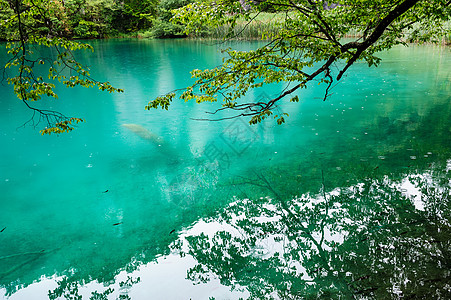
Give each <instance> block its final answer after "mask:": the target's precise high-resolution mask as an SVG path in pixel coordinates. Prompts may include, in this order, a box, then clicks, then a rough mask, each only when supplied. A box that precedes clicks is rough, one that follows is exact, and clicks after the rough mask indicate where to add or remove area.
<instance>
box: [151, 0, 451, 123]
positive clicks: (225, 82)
mask: <svg viewBox="0 0 451 300" xmlns="http://www.w3.org/2000/svg"><path fill="white" fill-rule="evenodd" d="M449 4H450V3H449V1H446V0H435V1H422V0H404V1H395V2H394V1H388V0H378V1H366V0H362V1H354V0H352V1H350V0H342V1H335V3H334V5H331V6H328V5H327V3H326V2H325V1H311V0H297V1H291V0H290V1H288V0H278V1H271V2H270V6H271V9H272V10H275V11H278V15H279V16H280V15H282V16H283V17H282V18H281V19H279V20H277V21H276V24H275V25H274V26H276V27H277V28H279V30H278V31H277V32H275V31H268V32H266V33H264V34H263V35H262V38H263V39H268V40H269V41H268V43H267V44H266V45H264V46H262V47H260V48H258V49H256V50H251V51H236V50H233V49H228V50H226V51H225V53H226V54H227V58H226V59H225V60H224V62H223V64H222V65H221V66H219V67H217V68H213V69H207V70H193V71H192V76H193V77H195V78H196V79H197V80H196V81H195V83H194V84H193V85H192V86H189V87H188V88H187V89H186V90H185V91H184V92H181V93H174V92H171V93H168V94H167V95H166V96H164V97H159V98H157V99H155V100H153V101H156V102H157V103H159V101H160V100H161V99H168V100H170V101H172V100H173V99H174V98H175V97H176V96H179V97H180V98H181V99H182V100H185V101H187V100H195V101H196V102H206V101H208V102H215V101H217V100H219V101H221V102H222V105H221V106H220V107H219V108H218V109H216V110H215V111H213V113H214V114H215V113H218V112H220V111H228V112H230V113H231V116H230V117H241V116H245V117H246V116H247V117H250V121H249V122H250V123H251V124H255V123H258V122H259V121H261V120H263V119H265V118H266V117H268V116H269V115H270V111H271V110H272V109H274V108H275V107H276V106H277V103H278V102H280V101H284V100H285V98H288V97H290V98H291V101H292V102H297V101H299V91H300V90H301V89H303V88H307V86H308V84H309V83H310V82H312V81H317V82H318V83H319V84H324V85H325V95H324V100H326V99H327V97H328V96H330V89H331V87H332V85H333V84H334V83H335V82H337V81H339V80H340V79H341V78H342V77H343V75H344V74H345V73H346V72H347V71H348V69H349V68H350V67H351V66H352V65H353V64H354V63H355V62H357V61H365V62H366V63H367V64H368V65H369V66H374V65H375V66H377V65H378V64H379V62H380V59H379V58H378V57H377V53H379V52H381V51H384V50H387V49H390V48H392V47H393V46H395V45H398V44H404V45H405V44H406V43H407V42H409V41H417V42H438V41H439V39H440V38H442V37H443V36H445V35H446V34H447V33H446V32H448V34H449V29H447V28H446V27H445V24H446V21H448V20H449V19H450V16H451V9H450V5H449ZM268 5H269V2H267V1H237V0H219V1H210V0H199V1H196V2H193V3H190V4H188V5H186V6H184V7H182V8H180V9H178V10H177V11H176V15H175V16H174V20H176V21H177V22H181V23H182V24H183V25H184V26H185V28H186V33H187V34H196V33H198V32H202V31H203V30H204V29H205V28H215V27H220V26H224V25H228V26H229V27H228V28H229V32H228V33H227V35H226V38H232V37H236V32H235V31H234V30H233V29H234V27H235V26H236V25H237V22H238V21H239V20H241V21H242V20H244V21H246V22H247V23H248V24H252V23H253V22H255V20H256V18H257V17H258V15H259V14H260V13H262V12H265V11H267V10H268ZM356 33H357V36H358V37H357V38H355V39H354V40H351V41H349V39H346V38H347V37H349V36H350V35H353V36H355V35H356ZM335 70H336V71H335ZM275 83H283V84H285V89H283V91H282V92H281V93H279V94H278V95H276V96H274V97H273V98H272V99H269V100H268V101H257V102H254V101H251V99H248V98H247V96H246V95H247V94H248V92H249V91H250V90H252V89H258V88H260V87H262V86H264V85H268V84H275ZM153 101H150V103H149V105H147V106H146V108H147V109H149V108H154V107H157V106H158V105H153V104H152V102H153ZM170 101H169V102H170ZM226 118H229V117H226ZM275 118H276V120H277V122H278V123H279V124H281V123H283V121H284V119H283V118H280V117H275Z"/></svg>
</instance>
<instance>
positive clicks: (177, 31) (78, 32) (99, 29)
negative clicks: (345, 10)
mask: <svg viewBox="0 0 451 300" xmlns="http://www.w3.org/2000/svg"><path fill="white" fill-rule="evenodd" d="M7 2H8V1H3V2H2V3H0V5H1V6H0V8H1V10H0V21H2V22H4V21H5V20H7V19H8V18H11V16H12V15H13V14H14V12H13V10H12V9H11V8H10V7H9V6H8V5H7V4H6V3H7ZM50 2H52V3H54V7H53V8H54V10H55V12H54V16H53V18H52V20H51V21H52V22H53V23H54V24H53V26H54V27H55V26H56V27H58V28H59V29H58V31H59V33H60V35H61V36H64V37H65V38H68V39H75V40H77V39H104V38H157V39H159V38H201V39H203V38H207V39H224V38H227V37H229V38H230V37H232V38H233V39H241V40H256V39H261V40H265V39H268V38H269V37H271V36H274V35H275V34H276V33H277V32H278V31H279V30H280V29H281V28H282V26H283V22H284V20H285V17H286V13H285V12H277V11H271V9H268V11H263V12H256V13H253V14H251V15H250V20H246V19H244V18H238V19H237V21H236V24H235V25H234V26H233V28H232V27H231V25H230V24H224V25H221V26H217V27H211V26H210V27H207V26H206V27H204V28H199V29H198V31H197V32H191V33H190V34H186V33H185V29H186V27H185V26H184V25H182V24H180V22H178V21H177V19H174V18H173V16H174V14H175V13H176V9H178V8H181V7H183V6H185V5H187V4H189V3H191V2H192V0H161V1H159V0H147V1H133V0H132V1H130V0H129V1H123V2H122V3H119V2H116V1H112V0H69V1H64V2H61V1H50ZM33 25H37V28H36V29H37V30H42V34H45V33H48V29H46V28H45V26H42V27H41V26H39V24H38V23H36V24H33ZM446 27H447V28H448V30H447V31H448V34H446V33H445V34H444V35H443V36H441V40H440V41H438V43H441V44H444V45H449V44H450V43H451V33H449V31H450V28H451V23H450V22H448V23H447V26H446ZM14 30H15V29H14V28H13V29H12V30H11V29H8V28H7V27H6V26H1V27H0V41H8V40H10V39H11V36H12V35H13V33H14V32H13V31H14ZM362 35H363V32H358V31H355V32H350V33H348V35H347V36H348V37H361V36H362ZM420 35H421V34H420ZM423 40H424V38H419V39H418V40H408V42H419V43H421V42H422V41H423Z"/></svg>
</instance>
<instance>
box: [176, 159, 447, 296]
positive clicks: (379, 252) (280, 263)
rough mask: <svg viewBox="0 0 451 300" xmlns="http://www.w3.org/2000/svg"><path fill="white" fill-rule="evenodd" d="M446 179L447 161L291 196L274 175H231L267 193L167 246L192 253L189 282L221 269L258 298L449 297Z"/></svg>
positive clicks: (223, 276)
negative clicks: (210, 229)
mask: <svg viewBox="0 0 451 300" xmlns="http://www.w3.org/2000/svg"><path fill="white" fill-rule="evenodd" d="M450 179H451V172H450V170H449V165H448V167H446V166H438V165H436V166H432V167H431V169H430V170H429V171H426V172H424V173H422V174H416V175H410V176H407V177H406V178H404V182H403V185H401V181H399V180H398V181H397V182H395V181H393V180H390V179H389V178H388V177H383V178H380V179H374V178H373V179H372V178H367V179H364V180H363V181H362V182H360V183H359V184H356V185H354V186H351V187H347V188H336V189H334V190H332V191H330V192H326V189H325V188H324V185H323V188H322V190H321V191H320V193H319V194H318V195H311V194H306V195H303V196H301V197H295V199H292V200H291V199H288V200H287V199H286V198H283V197H282V196H280V194H279V193H278V192H277V190H276V188H275V187H274V186H273V185H272V180H271V176H267V175H263V174H262V173H255V174H254V176H252V177H250V178H243V179H242V180H241V182H235V184H242V185H246V186H250V187H252V188H255V187H257V188H261V189H263V190H266V191H268V192H269V194H270V195H271V196H270V197H271V198H259V199H245V200H237V201H235V202H234V203H232V204H231V205H230V206H228V207H227V208H225V209H223V210H221V211H220V212H219V213H218V215H216V216H215V217H212V218H209V219H207V220H206V221H207V223H211V224H213V223H216V224H220V227H221V228H223V229H221V230H219V231H216V232H215V233H214V234H207V233H201V234H198V235H188V236H186V237H184V238H181V239H180V240H178V241H177V242H176V243H174V244H173V245H172V248H173V249H174V250H176V251H179V252H180V254H181V255H182V256H184V255H192V256H193V257H194V258H195V259H196V260H197V262H198V264H197V265H196V266H195V267H193V268H191V269H190V270H188V273H187V277H188V279H190V280H192V281H193V282H194V283H196V284H198V283H203V282H207V281H208V280H209V279H210V278H212V277H215V278H219V279H220V281H221V283H222V284H224V285H228V286H231V287H232V288H241V287H245V288H246V289H247V290H248V291H249V292H250V294H251V298H255V299H273V298H275V299H310V298H325V299H329V298H340V299H343V298H357V299H362V298H367V297H370V298H376V299H385V298H401V297H402V298H406V299H417V298H418V299H419V298H429V297H432V298H443V299H445V298H448V297H450V295H451V242H450V237H451V236H450V235H451V211H450V208H451V206H450ZM409 182H410V184H408V183H409ZM406 187H408V189H406ZM267 194H268V193H267Z"/></svg>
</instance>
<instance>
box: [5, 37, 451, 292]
mask: <svg viewBox="0 0 451 300" xmlns="http://www.w3.org/2000/svg"><path fill="white" fill-rule="evenodd" d="M93 46H94V48H95V52H94V53H85V54H80V56H79V57H80V60H82V61H83V62H84V63H85V64H87V65H89V66H90V67H91V70H92V73H93V74H95V75H96V78H98V79H99V80H108V81H110V82H111V83H112V84H113V85H115V86H116V87H121V88H124V89H125V93H123V94H106V93H102V92H100V91H97V90H86V89H81V88H75V89H71V90H68V89H64V88H61V89H60V90H59V95H60V99H59V100H44V101H43V103H42V105H46V106H48V107H51V108H52V109H55V110H58V111H61V112H63V113H65V114H67V115H73V116H79V117H83V118H84V119H86V123H84V124H81V125H80V126H79V127H78V128H77V129H76V130H75V131H74V132H72V133H68V134H63V135H60V136H55V135H52V136H41V135H40V134H39V132H38V130H39V129H40V127H39V126H40V125H41V124H37V127H33V126H30V123H27V121H28V120H29V119H30V117H31V112H30V111H29V110H27V109H26V107H25V106H24V105H23V104H21V103H20V102H19V101H18V100H17V99H16V98H15V96H14V95H13V94H12V92H11V89H10V87H8V86H6V85H5V84H4V85H3V86H1V87H0V89H1V91H0V94H1V95H2V97H1V99H0V105H1V107H2V110H1V112H0V114H1V116H0V144H1V145H2V147H1V148H0V157H1V160H0V205H1V209H0V230H1V229H3V228H4V230H3V231H2V232H1V233H0V287H2V290H1V293H0V294H4V295H5V296H4V297H8V296H11V295H12V296H11V299H29V298H27V297H29V296H26V295H27V294H26V293H27V292H26V291H27V287H28V286H30V284H32V283H35V284H34V285H31V286H30V288H33V287H34V286H35V285H36V284H37V282H41V288H40V289H39V290H40V291H41V292H42V291H44V292H43V293H42V294H39V295H41V296H36V299H41V298H40V297H44V298H46V297H47V296H46V294H47V290H53V289H55V288H56V287H57V285H56V283H55V282H54V281H52V280H49V279H48V278H52V277H58V279H59V280H61V278H67V279H68V282H75V285H74V286H77V285H80V286H82V285H83V284H84V283H88V282H92V281H98V282H100V283H107V284H112V283H113V282H116V285H117V283H118V282H119V281H121V280H124V276H125V275H124V274H125V272H122V273H120V272H121V271H128V272H132V271H135V270H137V269H139V270H141V277H142V282H141V283H131V282H130V281H129V282H128V283H129V285H130V286H132V287H130V289H126V290H124V289H123V288H122V289H121V288H116V293H117V292H119V291H120V293H122V295H126V294H127V293H128V295H130V296H131V297H132V298H133V299H147V298H146V297H149V295H152V296H153V297H156V298H159V299H180V297H185V296H187V295H188V297H192V298H193V299H208V297H209V296H215V297H217V298H218V299H223V298H228V297H239V295H244V296H245V297H247V296H249V295H253V296H255V297H257V298H258V297H263V296H264V295H271V296H273V297H275V298H282V299H284V298H287V297H291V296H297V297H308V296H311V295H323V296H324V297H328V295H329V296H330V295H337V297H338V295H341V296H343V297H345V298H346V297H348V298H352V297H354V298H362V297H370V298H371V297H376V298H377V297H393V298H394V297H397V296H414V297H415V296H416V297H421V296H424V295H430V294H432V293H434V294H435V295H438V296H437V297H439V296H441V297H445V296H446V295H449V293H450V290H449V283H450V273H449V270H450V267H449V266H450V261H449V257H451V255H449V254H450V242H449V236H450V230H449V229H450V211H449V208H450V205H449V200H450V194H449V179H448V178H449V174H448V171H449V166H447V164H448V163H447V161H448V159H449V158H450V145H451V121H450V120H451V118H450V117H451V103H450V102H451V101H450V100H451V98H450V95H451V85H450V79H451V71H450V70H451V54H450V52H449V49H447V48H440V47H432V46H410V47H408V48H405V47H399V48H395V49H393V50H391V51H390V52H388V53H383V54H382V55H381V56H382V57H383V63H382V65H381V66H380V67H378V68H371V69H369V68H367V66H366V65H365V64H363V63H361V64H356V65H355V66H354V67H353V68H352V69H351V70H350V72H349V73H348V75H347V76H346V78H344V80H343V81H342V82H341V83H340V84H338V85H337V86H335V87H334V89H333V90H332V92H333V94H332V95H331V97H329V98H328V99H327V101H323V96H324V87H323V86H317V84H316V83H313V84H312V85H311V86H310V87H309V88H308V89H307V90H304V91H303V92H302V93H301V94H300V95H299V96H300V99H301V101H300V103H295V104H292V103H282V104H281V105H280V106H279V107H278V108H277V111H278V112H286V113H289V115H290V117H289V118H287V119H286V121H287V122H286V124H284V125H282V126H277V125H275V122H265V123H263V124H260V125H258V126H249V125H248V124H247V123H246V122H247V120H242V119H235V120H229V121H222V122H201V121H194V120H192V118H203V117H206V114H205V111H212V110H214V107H212V106H209V105H196V104H195V103H175V104H174V105H173V107H172V109H170V110H169V111H157V110H154V111H144V106H145V105H146V104H147V102H148V101H149V100H151V99H153V98H154V97H156V96H159V95H161V94H163V93H165V92H168V91H170V90H172V89H175V88H181V87H184V86H186V85H188V84H189V83H190V82H192V79H191V78H190V75H189V71H190V70H192V69H194V68H211V67H214V66H216V65H218V64H220V62H221V58H222V56H221V55H222V54H220V53H219V52H218V50H219V49H220V48H222V47H225V45H208V44H206V43H202V42H195V41H171V40H168V41H141V40H131V41H95V42H93ZM227 46H230V45H227ZM232 46H234V47H238V48H241V49H246V48H249V47H255V46H256V43H235V44H233V45H232ZM3 57H4V54H2V61H3ZM283 88H284V86H283V85H280V86H272V87H270V88H266V89H261V90H258V91H255V92H253V93H250V94H249V95H248V96H247V97H248V99H250V100H256V99H259V98H265V97H270V96H271V95H273V94H275V93H277V92H279V91H281V89H283ZM23 125H24V126H23ZM409 178H410V179H409ZM425 178H426V179H425ZM432 184H434V185H436V188H435V189H431V188H430V186H431V185H432ZM230 203H233V205H232V206H229V204H230ZM301 208H302V209H301ZM240 216H241V217H240ZM242 216H247V219H248V220H249V221H248V223H246V222H244V223H243V222H241V223H240V222H239V220H240V218H242ZM262 218H263V219H262ZM265 218H266V219H265ZM244 219H246V218H244ZM199 220H201V221H199ZM237 220H238V221H237ZM237 222H238V223H237ZM190 228H191V229H190ZM214 229H217V230H216V231H215V230H214ZM236 230H238V231H236ZM215 232H216V235H215ZM237 232H238V233H237ZM202 233H204V234H202ZM190 236H191V237H190ZM227 241H229V242H227ZM281 242H282V243H281ZM170 245H171V248H172V250H171V248H170ZM182 245H183V246H182ZM233 245H234V246H233ZM418 245H420V246H421V247H419V246H418ZM425 245H426V246H425ZM334 247H335V248H334ZM420 248H421V249H420ZM393 249H397V250H396V251H395V250H393ZM398 250H399V251H398ZM420 250H421V251H420ZM171 253H172V254H171ZM180 253H181V254H182V256H183V257H184V259H185V260H182V259H181V258H179V254H180ZM431 253H435V254H434V255H432V254H431ZM187 257H188V258H187ZM425 257H427V259H425ZM231 258H233V259H231ZM187 259H188V260H187ZM155 260H156V262H158V263H155ZM419 260H420V261H423V262H424V264H418V261H419ZM393 261H398V262H399V263H398V264H393V263H392V262H393ZM165 262H166V264H165ZM148 263H150V264H149V265H147V266H145V265H146V264H148ZM196 264H197V265H198V266H199V267H197V269H196V268H195V269H191V270H189V268H191V267H193V266H195V265H196ZM159 266H163V267H161V269H159V268H160V267H159ZM164 266H166V269H165V268H164ZM167 266H170V267H167ZM187 269H188V273H187ZM145 270H147V272H148V273H146V271H145ZM402 270H404V271H402ZM119 273H120V274H121V275H119V277H118V274H119ZM139 274H140V273H139V272H138V273H136V272H135V273H132V275H133V278H135V279H136V278H137V277H138V276H139ZM145 274H148V275H145ZM152 274H160V275H158V276H155V275H152ZM174 274H178V275H177V276H175V275H174ZM121 276H122V277H121ZM146 276H147V277H146ZM185 277H187V279H185ZM46 278H47V279H46ZM125 278H126V276H125ZM145 278H147V279H145ZM174 278H178V279H174ZM206 278H213V282H214V284H211V283H210V285H208V284H205V283H204V281H207V279H206ZM193 282H194V283H201V284H199V285H192V283H193ZM174 285H175V286H179V287H181V288H180V291H182V295H180V294H177V292H176V291H175V290H174V289H173V286H174ZM59 286H60V290H61V291H63V290H66V291H68V290H71V288H73V287H74V286H70V285H65V284H61V283H60V285H59ZM127 286H128V285H127ZM203 286H204V287H205V286H206V288H204V287H203ZM162 287H164V288H162ZM182 287H183V288H182ZM230 287H239V288H240V289H239V290H240V291H239V292H236V291H235V292H229V288H230ZM96 288H99V289H101V288H102V287H101V286H100V287H95V288H92V289H96ZM18 290H19V292H17V291H18ZM90 292H91V291H90V290H89V289H88V292H85V293H88V295H89V293H90ZM234 293H235V294H234ZM35 295H37V294H35ZM55 295H56V294H55ZM111 297H113V294H112V295H111Z"/></svg>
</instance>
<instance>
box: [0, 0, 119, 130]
mask: <svg viewBox="0 0 451 300" xmlns="http://www.w3.org/2000/svg"><path fill="white" fill-rule="evenodd" d="M8 4H11V6H10V9H11V10H12V11H13V14H12V15H11V16H10V18H9V19H7V20H5V21H4V22H3V24H4V26H5V27H6V28H7V29H8V31H9V32H10V33H11V35H10V36H9V37H8V40H10V41H9V42H8V43H7V44H6V49H7V53H8V55H9V57H10V58H9V60H8V61H7V62H6V64H5V73H6V77H7V81H8V84H11V85H12V86H13V88H14V92H15V94H16V95H17V97H18V98H19V99H20V100H22V101H23V102H24V103H25V105H26V106H27V107H28V108H30V109H31V110H32V111H33V116H32V118H31V119H30V121H29V122H32V123H33V124H34V125H37V124H38V123H40V122H41V121H42V122H44V123H45V129H43V130H41V133H42V134H50V133H62V132H69V131H72V130H73V129H74V126H73V125H74V124H77V123H80V122H83V119H81V118H77V117H67V116H65V115H63V114H62V113H60V112H56V111H52V110H43V109H38V108H35V107H33V106H31V104H30V102H33V101H38V100H40V99H41V98H42V97H53V98H58V95H57V94H56V92H55V88H56V84H57V83H58V82H59V83H62V84H64V85H65V86H66V87H69V88H73V87H76V86H82V87H94V86H96V87H98V88H99V89H100V90H102V91H108V92H110V93H111V92H122V91H123V90H121V89H118V88H114V87H113V86H112V85H111V84H110V83H109V82H99V81H96V80H94V79H93V78H92V77H91V75H90V73H89V69H87V68H86V67H84V66H83V65H82V64H81V63H80V62H78V61H77V60H76V58H75V56H74V51H76V50H93V49H92V47H91V46H90V45H88V44H84V43H80V42H75V41H71V40H68V39H67V38H65V37H64V35H65V34H66V29H67V28H66V26H65V23H64V18H62V19H61V18H55V16H56V15H58V13H59V12H60V9H61V6H59V4H60V3H59V2H54V1H27V0H24V1H18V0H17V1H15V2H11V3H9V2H6V1H3V0H2V1H1V5H2V7H6V6H7V5H8ZM45 48H52V49H54V52H53V53H54V54H53V55H51V56H50V57H46V56H42V54H41V50H42V49H45ZM45 69H47V71H46V72H45V71H43V70H45ZM5 73H4V74H5ZM10 73H11V74H10ZM36 115H37V116H38V118H37V121H35V116H36Z"/></svg>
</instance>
